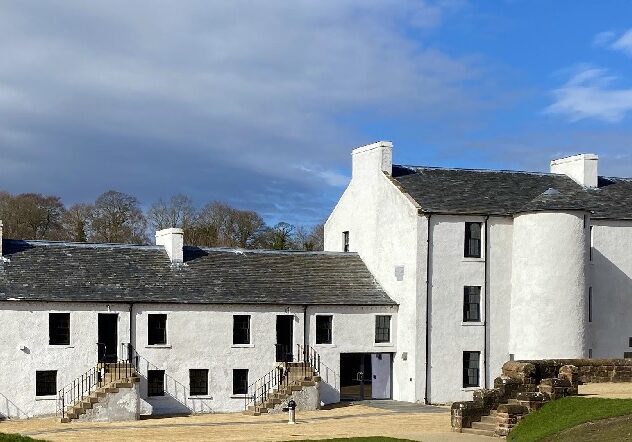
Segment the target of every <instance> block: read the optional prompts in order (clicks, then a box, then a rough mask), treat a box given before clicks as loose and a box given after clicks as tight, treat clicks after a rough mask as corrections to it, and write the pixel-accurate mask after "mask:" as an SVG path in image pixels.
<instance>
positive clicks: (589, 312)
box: [588, 287, 592, 322]
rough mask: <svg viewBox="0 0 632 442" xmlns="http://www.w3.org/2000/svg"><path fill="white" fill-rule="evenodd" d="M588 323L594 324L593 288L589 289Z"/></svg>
mask: <svg viewBox="0 0 632 442" xmlns="http://www.w3.org/2000/svg"><path fill="white" fill-rule="evenodd" d="M588 322H592V287H588Z"/></svg>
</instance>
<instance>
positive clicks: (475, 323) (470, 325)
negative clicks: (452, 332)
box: [461, 321, 485, 327]
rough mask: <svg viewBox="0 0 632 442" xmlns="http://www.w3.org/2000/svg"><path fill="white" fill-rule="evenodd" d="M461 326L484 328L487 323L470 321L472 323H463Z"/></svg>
mask: <svg viewBox="0 0 632 442" xmlns="http://www.w3.org/2000/svg"><path fill="white" fill-rule="evenodd" d="M461 325H462V326H463V327H482V326H484V325H485V323H484V322H483V321H470V322H465V321H461Z"/></svg>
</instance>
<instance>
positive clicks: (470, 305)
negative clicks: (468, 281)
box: [463, 286, 481, 322]
mask: <svg viewBox="0 0 632 442" xmlns="http://www.w3.org/2000/svg"><path fill="white" fill-rule="evenodd" d="M463 293H464V296H463V297H464V299H463V322H480V320H481V288H480V287H474V286H466V287H464V290H463Z"/></svg>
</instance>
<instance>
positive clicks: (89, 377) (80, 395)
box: [56, 344, 137, 418]
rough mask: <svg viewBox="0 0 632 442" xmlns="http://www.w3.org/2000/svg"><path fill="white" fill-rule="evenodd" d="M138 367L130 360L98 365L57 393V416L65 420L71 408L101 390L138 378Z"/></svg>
mask: <svg viewBox="0 0 632 442" xmlns="http://www.w3.org/2000/svg"><path fill="white" fill-rule="evenodd" d="M124 345H125V344H124ZM130 347H131V346H130ZM136 367H137V364H135V363H133V361H132V359H130V358H128V359H127V360H118V361H116V362H109V363H98V364H97V365H96V366H95V367H92V368H91V369H90V370H88V371H86V372H85V373H84V374H82V375H81V376H78V377H77V378H76V379H75V380H73V381H72V382H70V383H69V384H68V385H66V386H65V387H63V388H62V389H61V390H59V391H58V392H57V410H56V411H57V414H58V415H60V414H61V417H62V418H64V417H66V414H67V413H68V408H69V407H72V406H74V405H76V404H78V403H80V402H81V401H83V400H84V399H86V398H87V397H88V396H90V395H91V394H92V393H93V392H94V391H96V390H98V389H99V388H101V387H105V386H106V385H108V384H109V383H112V382H117V381H121V380H123V379H128V378H131V377H134V376H136Z"/></svg>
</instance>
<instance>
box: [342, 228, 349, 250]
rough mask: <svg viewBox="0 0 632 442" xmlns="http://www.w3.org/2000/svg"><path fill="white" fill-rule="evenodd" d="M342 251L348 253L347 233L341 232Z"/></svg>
mask: <svg viewBox="0 0 632 442" xmlns="http://www.w3.org/2000/svg"><path fill="white" fill-rule="evenodd" d="M342 250H343V251H344V252H348V251H349V232H348V231H347V232H342Z"/></svg>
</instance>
